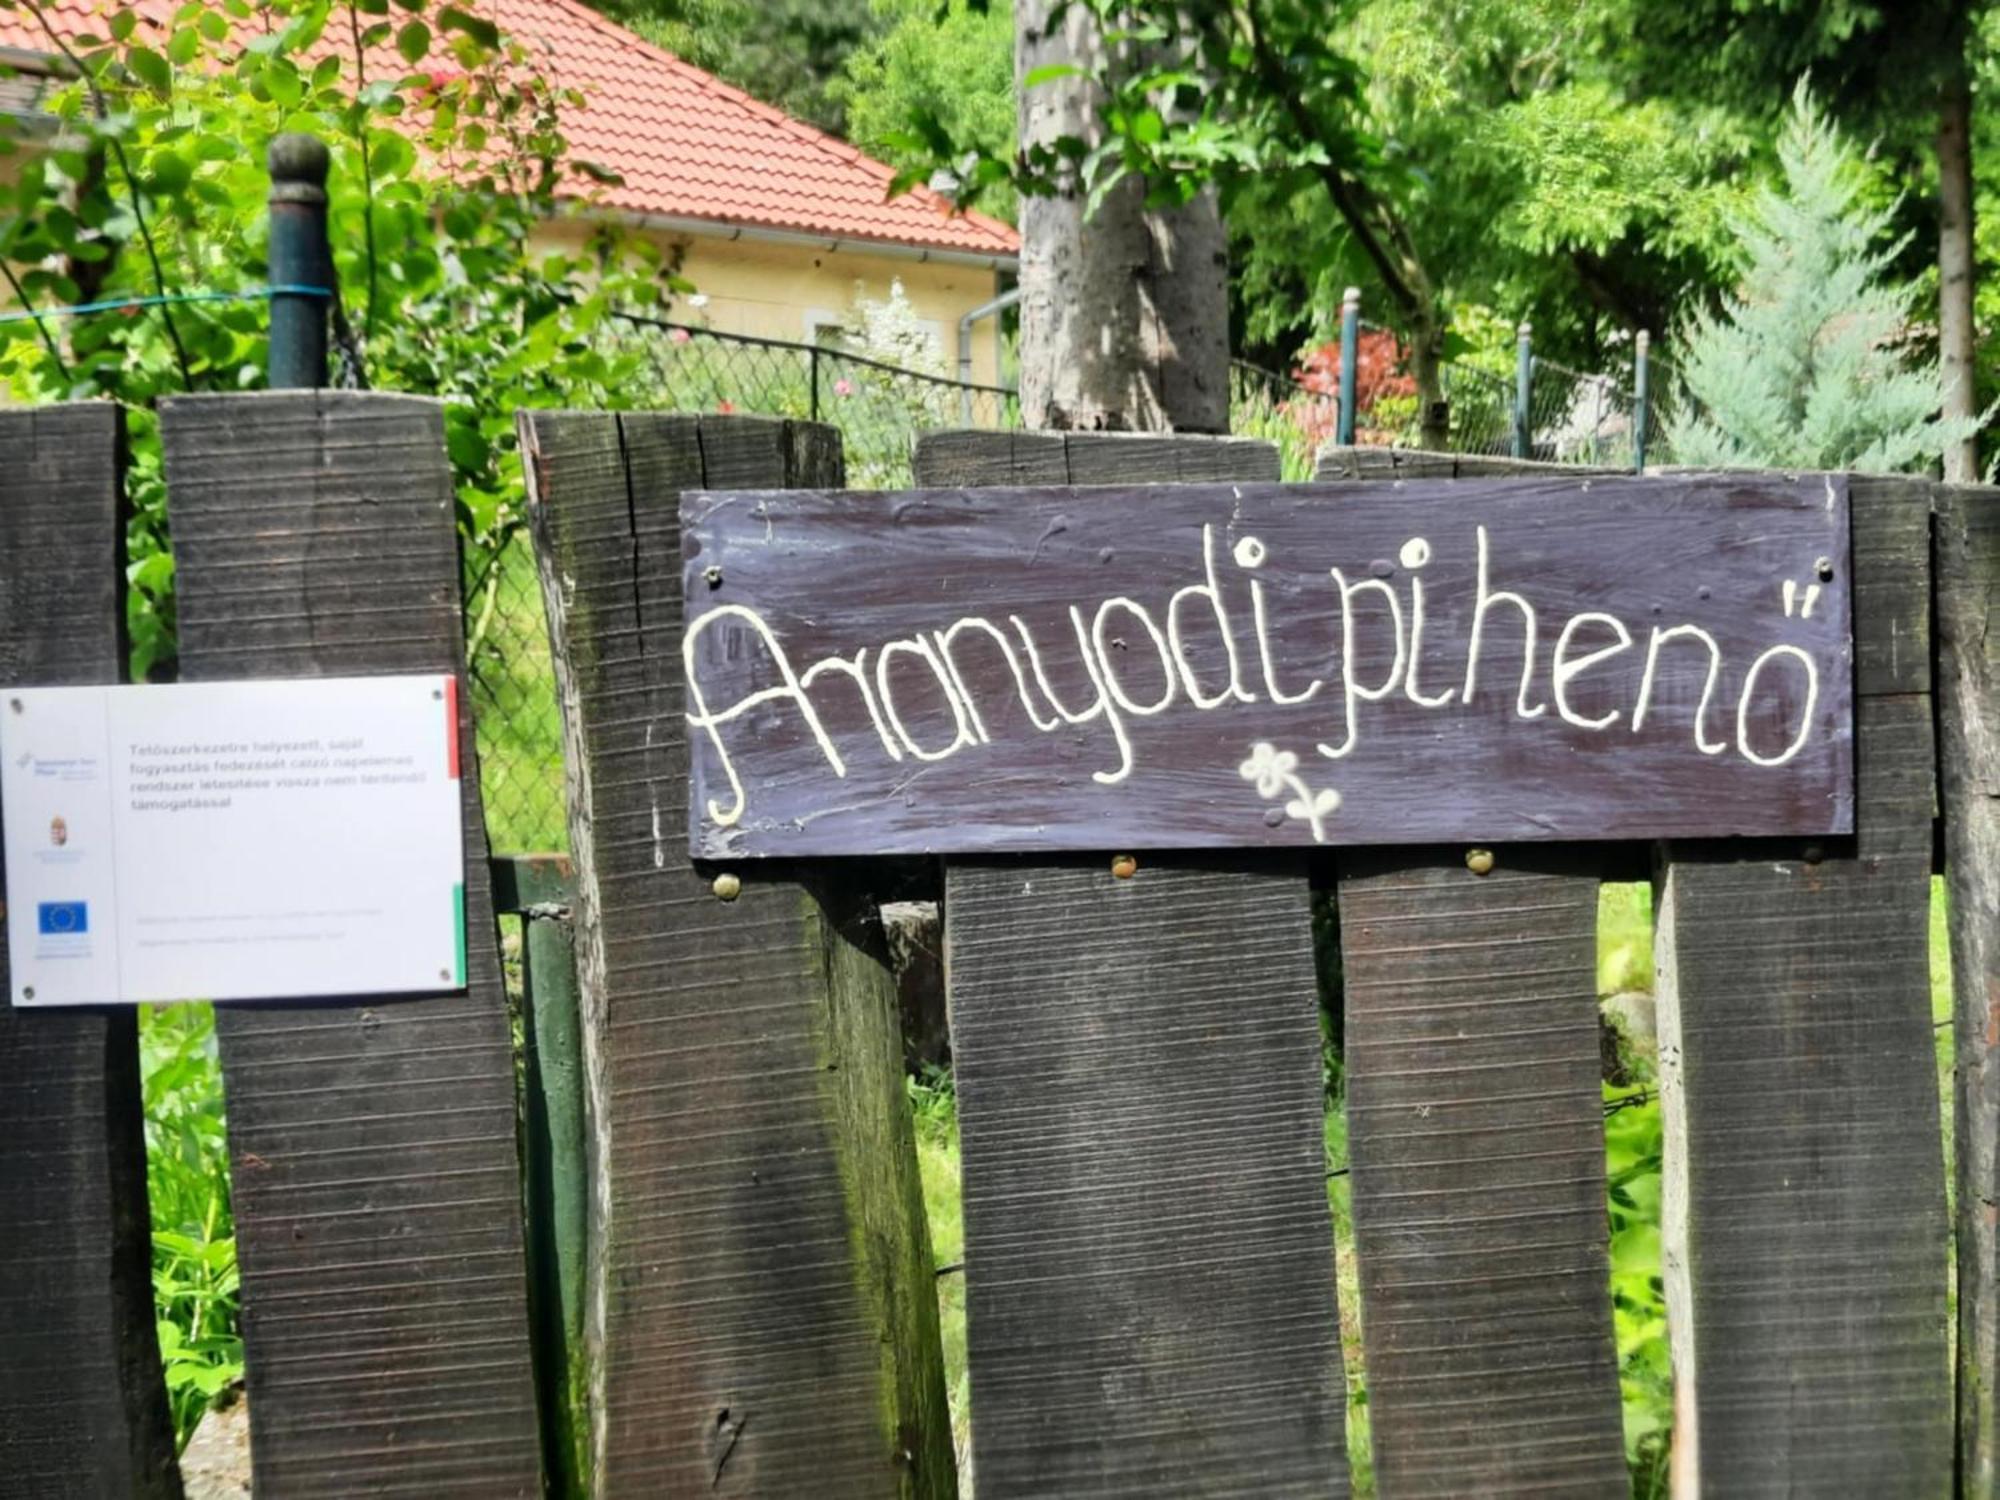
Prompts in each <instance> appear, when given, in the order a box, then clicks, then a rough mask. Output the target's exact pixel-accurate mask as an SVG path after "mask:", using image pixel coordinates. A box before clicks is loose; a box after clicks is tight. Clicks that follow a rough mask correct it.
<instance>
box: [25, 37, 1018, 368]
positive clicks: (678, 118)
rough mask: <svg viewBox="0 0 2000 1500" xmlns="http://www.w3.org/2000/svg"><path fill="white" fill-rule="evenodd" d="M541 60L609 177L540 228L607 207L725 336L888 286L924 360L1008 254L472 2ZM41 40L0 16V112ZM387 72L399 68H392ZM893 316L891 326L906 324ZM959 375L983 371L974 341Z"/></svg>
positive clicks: (780, 127)
mask: <svg viewBox="0 0 2000 1500" xmlns="http://www.w3.org/2000/svg"><path fill="white" fill-rule="evenodd" d="M127 7H133V8H136V9H138V10H139V12H140V13H141V16H142V18H143V19H144V20H147V21H151V22H154V23H155V24H164V23H167V22H169V21H170V19H171V17H172V15H173V12H174V11H175V10H176V9H177V6H176V5H175V4H173V3H172V0H123V3H122V4H121V3H119V0H44V4H43V6H42V10H43V14H44V15H46V16H47V17H48V19H49V21H50V23H51V24H52V25H53V26H55V27H56V28H57V29H58V30H59V31H62V32H65V33H67V34H69V35H72V36H74V35H80V34H83V33H86V32H89V33H94V34H97V35H102V34H103V31H104V25H105V18H106V16H107V15H108V14H109V13H110V11H111V10H118V9H125V8H127ZM469 8H472V9H476V10H477V11H478V13H479V14H481V15H483V16H485V17H486V18H488V19H490V20H492V21H494V22H495V23H496V24H497V25H498V26H499V27H500V29H501V31H502V33H503V34H504V35H506V36H508V37H509V38H510V39H512V40H515V41H518V42H521V43H523V44H525V45H526V46H527V47H528V48H529V49H530V50H531V51H532V52H534V53H535V54H537V55H538V56H539V57H541V58H542V59H543V60H544V61H543V66H544V67H545V68H546V69H547V71H548V72H549V73H550V75H551V76H552V77H553V78H554V79H555V80H556V81H557V82H558V83H560V84H561V85H562V86H563V87H564V88H566V89H574V90H576V91H577V92H579V93H580V94H581V95H582V96H583V103H582V105H581V107H578V108H566V109H565V110H564V112H563V117H562V128H563V132H564V134H565V135H566V136H567V138H568V139H569V142H570V146H571V150H572V152H573V153H574V154H575V155H576V156H577V157H579V158H582V159H584V160H588V161H591V162H594V163H597V164H599V165H601V166H603V167H605V168H608V169H609V170H610V171H611V172H612V173H614V174H616V176H617V177H618V178H619V179H620V181H618V182H617V183H615V184H612V185H605V186H595V185H593V187H592V190H591V193H590V201H589V203H588V204H587V205H586V204H581V203H580V204H579V206H578V210H577V213H576V214H575V215H574V216H572V217H565V218H561V219H557V220H555V221H552V222H551V223H550V224H549V226H548V227H547V231H546V234H547V238H548V240H549V242H550V244H551V245H552V246H553V245H554V244H557V243H559V242H562V241H564V240H566V239H577V240H580V239H581V238H582V237H583V236H584V235H585V234H587V233H588V232H589V225H590V222H591V220H592V219H594V218H601V217H603V216H607V215H608V216H611V217H615V218H617V219H619V220H621V221H623V222H624V223H626V224H628V225H630V226H632V227H634V228H637V229H639V230H640V231H642V232H643V233H645V234H646V235H648V236H649V237H651V238H652V239H654V240H655V241H656V242H657V243H659V244H660V245H661V246H662V247H663V248H664V249H666V250H667V251H668V252H669V255H670V256H671V257H672V259H673V260H674V261H676V262H677V263H678V270H679V274H680V275H681V276H682V277H683V278H685V279H686V280H687V281H688V282H690V283H692V284H693V286H694V288H695V292H694V294H693V295H692V296H691V297H688V298H684V299H683V300H682V303H681V304H680V305H679V306H677V308H676V309H675V314H674V315H675V316H676V317H678V318H682V319H685V320H686V321H690V322H699V323H704V324H706V325H708V326H710V327H713V328H715V329H716V330H718V331H720V332H725V333H744V334H754V335H758V336H761V337H765V338H779V339H790V340H797V341H801V342H814V341H824V340H833V341H838V340H839V339H840V338H841V336H842V334H843V332H844V331H846V330H848V329H850V328H852V327H853V326H854V325H855V324H856V322H857V318H858V311H857V310H858V309H859V308H861V307H862V306H863V305H865V304H867V303H882V302H886V301H888V300H889V298H890V295H891V288H892V286H897V285H900V287H901V288H902V291H903V295H904V297H905V299H906V300H907V303H908V308H907V313H909V314H913V315H914V321H915V324H916V326H917V328H918V329H920V330H921V332H922V334H923V336H924V338H925V340H926V341H927V342H929V341H934V342H935V346H936V350H937V354H938V359H939V361H940V362H947V361H948V360H949V359H950V358H951V356H952V353H953V350H954V345H955V340H956V332H957V327H958V322H959V320H960V318H962V317H963V316H964V315H965V314H966V313H968V312H970V311H971V310H973V309H974V308H975V307H978V306H979V305H980V304H982V303H985V302H987V301H988V300H989V299H991V298H992V297H993V296H994V294H995V292H996V290H997V289H998V285H999V282H1000V279H1001V278H1003V277H1005V276H1007V275H1009V274H1010V273H1011V272H1012V271H1013V270H1014V268H1015V266H1016V264H1017V254H1018V250H1019V241H1018V239H1017V237H1016V235H1015V232H1014V230H1013V229H1012V228H1011V227H1010V226H1008V225H1006V224H1003V223H1001V222H999V221H998V220H996V219H991V218H988V217H986V216H985V215H983V214H977V213H965V214H953V213H952V212H951V211H950V205H949V204H948V203H947V202H946V201H945V200H944V199H943V198H942V197H941V196H940V195H938V194H936V193H933V192H931V191H929V190H928V189H924V188H917V189H915V190H913V191H910V192H906V193H904V194H902V195H900V196H899V197H896V198H894V199H890V198H888V196H887V191H888V186H889V182H890V180H891V178H892V177H893V175H894V174H893V172H892V171H891V169H890V168H889V167H887V166H886V165H884V164H883V163H881V162H879V161H875V160H874V159H872V158H871V157H869V156H867V155H865V154H864V153H862V152H860V151H858V150H856V149H855V148H854V147H853V146H850V145H848V144H847V143H846V142H844V141H841V140H839V139H836V138H835V137H833V136H830V135H827V134H826V133H824V132H823V131H820V130H817V129H815V128H814V127H813V126H811V125H808V124H806V123H805V122H804V121H802V120H797V119H794V118H792V117H791V116H789V115H787V114H785V113H784V112H783V111H781V110H778V109H774V108H773V107H771V106H770V105H768V104H763V103H761V102H759V101H758V100H756V99H753V98H751V97H750V96H749V95H748V94H745V93H744V92H742V91H741V90H740V89H736V88H732V87H731V86H730V85H728V84H726V83H724V82H722V81H721V80H720V79H718V78H716V77H714V76H713V75H711V74H708V73H705V72H703V71H702V70H701V69H699V68H696V67H692V66H690V65H689V64H687V63H685V62H683V61H681V60H680V59H679V58H677V57H675V56H673V55H672V54H671V53H668V52H665V51H662V50H661V49H660V48H658V47H654V46H652V45H650V44H649V43H647V42H645V41H642V40H641V39H640V38H639V37H637V36H635V35H634V34H633V33H631V32H629V31H627V30H625V29H624V28H623V27H621V26H619V25H617V24H616V23H614V22H612V21H609V20H607V19H606V18H605V17H603V16H601V15H599V14H597V13H596V12H595V11H593V10H591V9H589V8H588V7H587V6H585V5H583V4H581V3H579V0H484V3H481V4H478V5H476V6H473V7H469ZM52 51H53V48H52V47H51V45H50V43H49V40H48V38H47V36H46V35H45V34H44V33H43V32H42V30H41V28H40V27H39V26H38V24H37V23H36V21H35V19H34V18H33V16H32V15H31V14H30V13H29V12H28V11H27V10H26V9H23V8H10V9H6V10H0V63H5V64H7V65H9V66H11V67H13V68H15V69H18V70H20V76H19V77H17V78H15V79H12V80H9V81H7V82H5V83H0V111H13V112H15V113H27V112H30V111H32V108H33V98H34V93H35V90H36V86H37V75H38V74H44V75H45V74H47V73H48V72H50V71H51V70H52V62H51V56H50V54H51V53H52ZM394 65H395V66H400V64H394ZM906 321H907V319H906ZM976 350H977V352H976V355H975V367H974V373H975V377H976V378H978V379H981V380H984V381H991V380H994V379H995V377H996V373H997V372H996V369H995V364H996V347H995V343H994V341H993V340H992V339H991V338H982V339H981V340H980V341H979V342H978V344H977V346H976Z"/></svg>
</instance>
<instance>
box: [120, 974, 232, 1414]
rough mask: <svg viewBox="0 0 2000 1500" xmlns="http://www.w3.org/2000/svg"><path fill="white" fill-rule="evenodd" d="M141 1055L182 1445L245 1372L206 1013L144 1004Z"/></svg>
mask: <svg viewBox="0 0 2000 1500" xmlns="http://www.w3.org/2000/svg"><path fill="white" fill-rule="evenodd" d="M139 1059H140V1068H141V1071H142V1074H143V1077H144V1080H145V1083H144V1098H145V1108H146V1194H147V1197H148V1198H149V1199H150V1200H151V1205H152V1218H153V1302H154V1311H155V1315H156V1318H157V1323H158V1328H159V1337H160V1359H161V1362H162V1364H163V1365H164V1366H165V1369H166V1378H167V1397H168V1400H169V1402H170V1403H171V1405H172V1407H173V1416H174V1441H175V1445H176V1446H177V1447H185V1446H186V1444H187V1440H188V1437H189V1436H190V1435H191V1434H192V1433H193V1432H194V1429H195V1425H196V1424H197V1423H198V1422H199V1421H200V1420H201V1416H202V1413H203V1412H204V1411H206V1410H207V1408H208V1405H209V1403H210V1402H211V1401H213V1400H214V1399H215V1397H217V1396H218V1395H220V1394H222V1393H223V1392H224V1391H226V1390H228V1389H229V1388H230V1387H231V1386H233V1385H235V1384H236V1383H237V1382H239V1381H241V1380H242V1378H243V1340H242V1339H241V1338H240V1337H239V1336H238V1335H237V1331H236V1313H237V1275H236V1222H235V1218H234V1216H233V1215H232V1214H231V1212H230V1202H229V1149H228V1140H227V1137H226V1136H225V1134H224V1131H223V1123H222V1070H221V1066H220V1064H219V1062H218V1061H217V1058H216V1051H215V1012H214V1010H213V1009H212V1008H211V1007H209V1006H207V1005H169V1006H153V1005H149V1006H145V1007H143V1008H142V1009H141V1010H140V1013H139Z"/></svg>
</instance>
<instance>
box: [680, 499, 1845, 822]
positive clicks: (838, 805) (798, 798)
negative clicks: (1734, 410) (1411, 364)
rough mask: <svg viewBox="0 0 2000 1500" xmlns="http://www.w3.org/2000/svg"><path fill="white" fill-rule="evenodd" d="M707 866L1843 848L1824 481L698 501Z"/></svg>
mask: <svg viewBox="0 0 2000 1500" xmlns="http://www.w3.org/2000/svg"><path fill="white" fill-rule="evenodd" d="M682 525H683V531H684V537H683V557H684V560H685V565H686V577H685V584H684V586H685V590H686V606H687V608H686V617H685V626H684V636H683V642H682V646H683V664H684V666H685V671H686V680H687V702H686V724H687V732H688V736H689V743H690V759H691V766H692V777H691V806H690V843H691V847H692V850H693V852H694V854H695V855H696V856H697V857H707V858H730V857H741V856H754V855H827V854H864V853H881V854H888V853H909V852H922V851H938V852H967V851H977V850H1010V849H1011V850H1054V849H1106V848H1113V847H1117V848H1125V847H1132V848H1199V847H1234V846H1260V845H1288V844H1300V843H1315V842H1317V843H1329V844H1364V843H1414V842H1427V841H1436V840H1464V839H1491V840H1518V839H1595V838H1657V837H1691V836H1706V835H1732V834H1781V833H1783V834H1806V833H1812V834H1820V833H1843V832H1848V831H1851V829H1852V826H1853V758H1852V743H1853V728H1852V726H1853V709H1852V689H1851V680H1850V677H1851V656H1852V650H1851V643H1850V627H1849V589H1848V576H1847V575H1848V548H1847V492H1846V488H1845V482H1844V481H1843V480H1842V479H1840V478H1838V477H1828V476H1824V475H1810V476H1805V477H1801V478H1786V477H1783V476H1777V475H1771V476H1755V477H1744V476H1733V477H1708V478H1698V477H1684V478H1653V479H1602V478H1598V479H1580V478H1566V479H1565V478H1549V479H1543V478H1532V479H1514V478H1510V479H1497V480H1481V481H1459V482H1450V481H1432V482H1413V483H1404V484H1395V485H1380V484H1375V485H1340V484H1331V485H1270V484H1259V485H1200V486H1137V487H1133V488H1129V489H1126V488H1116V487H1109V488H1102V489H1088V490H1074V489H1034V490H1004V489H992V490H967V491H937V492H923V493H908V494H866V495H864V494H841V493H814V492H782V493H779V492H774V493H753V494H691V495H688V496H686V497H684V499H683V502H682Z"/></svg>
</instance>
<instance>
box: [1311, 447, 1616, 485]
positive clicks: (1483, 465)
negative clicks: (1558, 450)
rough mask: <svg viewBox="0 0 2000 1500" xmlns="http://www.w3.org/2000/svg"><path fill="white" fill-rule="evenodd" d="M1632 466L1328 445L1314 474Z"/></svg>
mask: <svg viewBox="0 0 2000 1500" xmlns="http://www.w3.org/2000/svg"><path fill="white" fill-rule="evenodd" d="M1631 472H1632V471H1631V470H1630V469H1611V468H1592V467H1589V466H1586V465H1583V464H1554V463H1539V462H1537V461H1535V460H1534V459H1527V458H1502V457H1498V456H1495V455H1492V454H1485V453H1437V452H1432V451H1431V450H1429V449H1425V448H1378V447H1374V446H1364V445H1357V446H1354V447H1351V448H1343V447H1339V446H1337V445H1335V444H1331V443H1330V444H1328V445H1327V446H1326V447H1324V448H1322V449H1320V451H1319V458H1318V460H1317V462H1316V463H1315V465H1314V477H1315V478H1317V479H1322V480H1329V479H1477V478H1481V477H1484V476H1489V475H1496V474H1549V475H1554V476H1557V477H1560V478H1570V479H1574V478H1576V477H1578V476H1579V475H1584V474H1629V473H1631Z"/></svg>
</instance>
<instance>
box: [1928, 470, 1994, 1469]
mask: <svg viewBox="0 0 2000 1500" xmlns="http://www.w3.org/2000/svg"><path fill="white" fill-rule="evenodd" d="M1936 508H1937V521H1936V528H1937V529H1936V536H1937V569H1938V578H1937V617H1938V653H1939V654H1938V698H1939V703H1938V710H1939V711H1938V722H1939V724H1940V725H1941V727H1942V729H1943V743H1942V745H1941V746H1940V747H1939V750H1940V754H1939V763H1940V766H1941V768H1942V781H1943V793H1944V816H1945V873H1946V879H1947V881H1948V883H1949V887H1950V921H1951V966H1952V983H1953V988H1954V1001H1953V1009H1954V1013H1955V1016H1956V1022H1955V1027H1954V1030H1955V1039H1956V1041H1957V1066H1958V1087H1957V1091H1956V1110H1955V1129H1954V1131H1953V1135H1952V1140H1953V1142H1954V1143H1955V1147H1956V1152H1957V1162H1956V1166H1957V1178H1958V1226H1957V1227H1958V1472H1959V1486H1960V1489H1959V1493H1960V1494H1962V1495H1965V1496H1968V1497H1978V1500H1992V1497H1994V1496H1996V1495H2000V493H1996V492H1995V491H1993V490H1991V489H1949V490H1941V491H1940V492H1939V495H1938V503H1937V507H1936Z"/></svg>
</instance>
